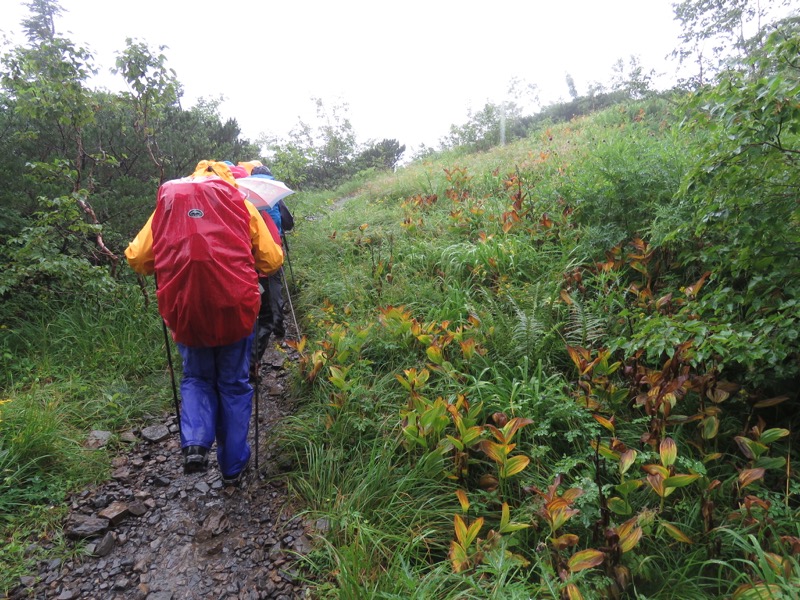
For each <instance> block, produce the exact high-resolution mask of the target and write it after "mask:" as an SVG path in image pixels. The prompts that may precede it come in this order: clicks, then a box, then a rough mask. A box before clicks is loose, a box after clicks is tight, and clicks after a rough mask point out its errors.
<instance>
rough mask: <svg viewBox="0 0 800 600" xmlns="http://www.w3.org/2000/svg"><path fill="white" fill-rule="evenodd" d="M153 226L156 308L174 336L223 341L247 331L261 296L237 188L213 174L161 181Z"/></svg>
mask: <svg viewBox="0 0 800 600" xmlns="http://www.w3.org/2000/svg"><path fill="white" fill-rule="evenodd" d="M152 231H153V255H154V258H155V273H156V278H157V282H158V292H157V297H158V310H159V312H160V313H161V316H162V317H163V318H164V321H165V322H166V324H167V326H168V327H169V328H170V330H172V334H173V336H174V338H175V341H177V342H179V343H181V344H184V345H186V346H192V347H203V348H205V347H213V346H225V345H227V344H232V343H234V342H236V341H238V340H240V339H242V338H243V337H246V336H247V335H249V334H250V333H252V331H253V326H254V324H255V321H256V315H257V314H258V309H259V304H260V296H259V293H258V276H257V274H256V271H255V259H254V258H253V251H252V244H251V240H250V212H249V211H248V210H247V207H246V206H245V204H244V195H243V194H242V193H241V192H240V191H239V190H237V189H236V188H235V187H233V186H232V185H231V184H229V183H228V182H226V181H224V180H222V179H219V178H216V177H208V178H184V179H176V180H174V181H167V182H166V183H164V184H163V185H162V186H161V187H160V188H159V190H158V202H157V204H156V211H155V214H154V215H153V222H152Z"/></svg>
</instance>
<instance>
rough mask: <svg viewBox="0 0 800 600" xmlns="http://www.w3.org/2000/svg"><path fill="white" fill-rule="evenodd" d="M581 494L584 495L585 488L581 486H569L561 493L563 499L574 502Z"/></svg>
mask: <svg viewBox="0 0 800 600" xmlns="http://www.w3.org/2000/svg"><path fill="white" fill-rule="evenodd" d="M581 496H583V490H582V489H581V488H569V489H568V490H565V491H564V493H563V494H561V499H562V500H564V501H565V502H569V503H570V504H572V503H573V502H575V500H577V499H578V498H580V497H581Z"/></svg>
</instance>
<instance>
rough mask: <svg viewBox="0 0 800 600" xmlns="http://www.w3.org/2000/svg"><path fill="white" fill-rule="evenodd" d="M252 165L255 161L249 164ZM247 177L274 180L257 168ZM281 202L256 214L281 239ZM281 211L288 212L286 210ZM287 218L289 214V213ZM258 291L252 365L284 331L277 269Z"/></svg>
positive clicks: (263, 208)
mask: <svg viewBox="0 0 800 600" xmlns="http://www.w3.org/2000/svg"><path fill="white" fill-rule="evenodd" d="M252 162H256V161H252ZM250 177H254V178H263V179H268V180H274V179H275V177H274V176H273V175H272V171H270V170H269V167H266V166H264V165H262V164H260V163H259V164H258V165H255V166H253V167H252V169H251V171H250ZM282 203H283V200H278V201H277V202H276V203H275V204H273V205H272V206H269V205H265V206H259V207H258V211H259V212H260V213H261V214H262V215H263V217H264V220H267V219H271V220H272V222H273V223H275V226H276V227H277V229H278V233H279V234H280V236H281V237H283V220H282V217H281V206H280V205H281V204H282ZM285 206H286V205H285V204H284V210H286V211H287V212H288V210H289V209H288V208H285ZM289 214H291V213H289ZM260 283H261V287H262V289H263V290H264V291H263V292H262V294H261V310H260V311H259V313H258V331H257V332H256V343H255V347H254V349H253V364H254V365H255V364H256V362H257V359H260V358H261V356H262V355H263V354H264V351H265V350H266V349H267V344H268V342H269V338H270V335H274V336H275V337H276V338H278V339H282V338H283V337H284V336H285V335H286V327H285V325H284V322H283V269H279V270H278V271H276V272H275V273H273V274H272V275H270V276H268V277H262V278H261V279H260Z"/></svg>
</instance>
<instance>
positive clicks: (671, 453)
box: [658, 437, 678, 467]
mask: <svg viewBox="0 0 800 600" xmlns="http://www.w3.org/2000/svg"><path fill="white" fill-rule="evenodd" d="M658 452H659V454H660V455H661V464H662V465H664V466H665V467H669V466H671V465H673V464H675V459H676V458H677V457H678V446H677V444H676V443H675V440H673V439H672V438H669V437H668V438H664V439H663V440H661V445H660V446H659V449H658Z"/></svg>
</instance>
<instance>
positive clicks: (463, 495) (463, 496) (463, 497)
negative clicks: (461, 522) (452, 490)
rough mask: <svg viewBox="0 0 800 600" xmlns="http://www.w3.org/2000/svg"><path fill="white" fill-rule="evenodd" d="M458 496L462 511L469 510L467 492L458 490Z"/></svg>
mask: <svg viewBox="0 0 800 600" xmlns="http://www.w3.org/2000/svg"><path fill="white" fill-rule="evenodd" d="M456 497H457V498H458V503H459V504H460V505H461V512H467V511H468V510H469V498H467V492H465V491H464V490H456Z"/></svg>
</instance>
